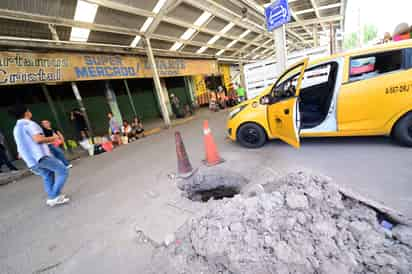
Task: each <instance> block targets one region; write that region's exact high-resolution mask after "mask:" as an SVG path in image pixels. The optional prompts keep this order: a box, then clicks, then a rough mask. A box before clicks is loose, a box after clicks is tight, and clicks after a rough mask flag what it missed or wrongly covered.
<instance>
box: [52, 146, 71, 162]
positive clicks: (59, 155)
mask: <svg viewBox="0 0 412 274" xmlns="http://www.w3.org/2000/svg"><path fill="white" fill-rule="evenodd" d="M49 149H50V152H51V153H52V154H53V156H54V157H56V158H57V159H58V160H60V161H61V162H62V163H63V165H65V166H68V165H69V161H67V160H66V157H64V153H63V150H61V149H60V148H58V147H55V146H54V145H52V144H49Z"/></svg>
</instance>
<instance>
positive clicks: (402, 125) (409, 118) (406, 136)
mask: <svg viewBox="0 0 412 274" xmlns="http://www.w3.org/2000/svg"><path fill="white" fill-rule="evenodd" d="M393 137H394V138H395V140H396V141H397V142H398V143H399V144H401V145H402V146H407V147H412V113H409V114H407V115H405V116H404V117H403V118H401V119H400V120H399V121H398V123H396V125H395V128H394V129H393Z"/></svg>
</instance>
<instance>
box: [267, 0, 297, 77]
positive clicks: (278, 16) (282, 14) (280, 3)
mask: <svg viewBox="0 0 412 274" xmlns="http://www.w3.org/2000/svg"><path fill="white" fill-rule="evenodd" d="M265 16H266V26H267V29H268V31H273V30H275V31H274V38H275V47H276V56H277V61H278V65H279V69H280V71H284V70H285V69H286V28H285V24H287V23H288V22H289V21H290V18H291V14H290V10H289V5H288V1H287V0H277V1H275V2H273V3H272V4H270V5H269V6H268V7H266V9H265Z"/></svg>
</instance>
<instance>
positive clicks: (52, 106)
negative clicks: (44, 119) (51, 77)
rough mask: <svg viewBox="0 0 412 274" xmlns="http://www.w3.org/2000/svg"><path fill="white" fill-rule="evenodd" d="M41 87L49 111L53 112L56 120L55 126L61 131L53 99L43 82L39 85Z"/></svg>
mask: <svg viewBox="0 0 412 274" xmlns="http://www.w3.org/2000/svg"><path fill="white" fill-rule="evenodd" d="M41 89H42V90H43V94H44V96H45V97H46V100H47V102H48V103H49V106H50V109H51V112H52V114H53V117H54V120H56V123H57V127H58V128H59V130H60V131H61V132H63V127H62V123H61V122H60V119H59V116H58V115H57V111H56V108H55V106H54V103H53V100H52V98H51V96H50V93H49V90H48V89H47V87H46V85H45V84H42V85H41Z"/></svg>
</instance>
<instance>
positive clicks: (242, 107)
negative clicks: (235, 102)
mask: <svg viewBox="0 0 412 274" xmlns="http://www.w3.org/2000/svg"><path fill="white" fill-rule="evenodd" d="M245 107H247V105H242V106H240V107H238V108H235V109H234V110H232V111H231V112H230V113H229V119H233V118H234V117H235V116H236V115H237V114H238V113H239V112H241V111H242V110H243V109H244V108H245Z"/></svg>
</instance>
